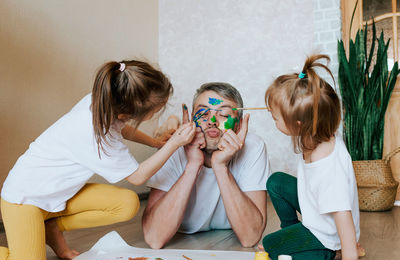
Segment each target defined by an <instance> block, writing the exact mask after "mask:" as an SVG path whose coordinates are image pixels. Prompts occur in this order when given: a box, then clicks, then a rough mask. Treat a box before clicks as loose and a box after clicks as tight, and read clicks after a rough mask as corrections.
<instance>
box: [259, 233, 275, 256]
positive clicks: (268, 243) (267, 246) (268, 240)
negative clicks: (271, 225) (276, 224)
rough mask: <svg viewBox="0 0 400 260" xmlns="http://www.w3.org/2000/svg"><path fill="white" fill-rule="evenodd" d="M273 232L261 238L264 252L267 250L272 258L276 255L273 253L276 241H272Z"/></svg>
mask: <svg viewBox="0 0 400 260" xmlns="http://www.w3.org/2000/svg"><path fill="white" fill-rule="evenodd" d="M273 234H274V233H272V234H269V235H266V236H265V237H264V238H263V241H262V244H263V247H264V250H265V252H268V254H269V255H270V257H271V258H272V259H276V257H277V255H275V254H276V252H275V248H276V243H274V242H275V241H274V235H273Z"/></svg>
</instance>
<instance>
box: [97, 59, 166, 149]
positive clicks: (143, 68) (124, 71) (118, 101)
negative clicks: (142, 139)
mask: <svg viewBox="0 0 400 260" xmlns="http://www.w3.org/2000/svg"><path fill="white" fill-rule="evenodd" d="M172 92H173V87H172V85H171V83H170V81H169V80H168V78H167V77H166V76H165V75H164V74H163V73H162V72H161V71H160V70H158V69H155V68H154V67H153V66H151V65H150V64H148V63H146V62H143V61H136V60H130V61H121V62H115V61H112V62H107V63H105V64H104V65H103V66H101V67H100V69H99V70H98V72H97V74H96V78H95V81H94V84H93V90H92V105H91V109H92V114H93V115H92V123H93V129H94V134H95V139H96V143H97V146H98V152H99V156H100V149H102V150H103V151H104V152H105V150H104V147H103V143H105V144H108V142H107V139H106V135H107V134H108V133H109V131H110V127H111V125H112V124H113V122H114V121H115V120H118V118H117V117H118V115H119V114H127V115H129V116H130V118H131V119H134V120H135V122H136V125H135V127H138V125H139V124H140V123H141V122H142V121H143V119H144V118H145V117H146V115H148V114H149V113H150V112H152V111H153V110H154V109H155V108H157V107H160V106H163V105H165V104H166V103H167V101H168V98H169V96H170V95H171V94H172Z"/></svg>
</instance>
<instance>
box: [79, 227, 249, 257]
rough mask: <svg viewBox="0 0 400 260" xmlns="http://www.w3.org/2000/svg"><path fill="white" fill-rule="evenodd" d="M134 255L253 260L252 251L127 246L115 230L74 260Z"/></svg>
mask: <svg viewBox="0 0 400 260" xmlns="http://www.w3.org/2000/svg"><path fill="white" fill-rule="evenodd" d="M184 256H186V257H187V258H185V257H184ZM136 257H147V258H148V259H149V260H155V259H162V260H185V259H193V260H199V259H201V260H217V259H229V260H253V259H254V252H240V251H210V250H186V249H182V250H180V249H160V250H154V249H148V248H137V247H133V246H129V245H128V244H127V243H126V242H125V241H124V240H123V239H122V238H121V236H120V235H119V234H118V233H117V232H116V231H112V232H110V233H108V234H106V235H105V236H104V237H102V238H100V240H99V241H97V243H96V244H95V245H94V246H93V247H92V248H91V249H90V250H89V251H87V252H85V253H82V254H81V255H79V256H78V257H76V258H74V260H130V259H129V258H131V259H132V258H136ZM144 259H145V258H144Z"/></svg>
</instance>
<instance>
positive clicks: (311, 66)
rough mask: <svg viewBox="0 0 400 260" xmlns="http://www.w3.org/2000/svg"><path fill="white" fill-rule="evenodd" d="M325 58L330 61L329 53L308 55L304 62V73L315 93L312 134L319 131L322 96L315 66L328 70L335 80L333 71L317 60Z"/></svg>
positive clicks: (310, 88) (311, 90) (312, 91)
mask: <svg viewBox="0 0 400 260" xmlns="http://www.w3.org/2000/svg"><path fill="white" fill-rule="evenodd" d="M320 59H325V60H326V61H327V63H329V61H330V58H329V56H328V55H323V54H319V55H313V56H311V57H308V58H307V60H306V62H305V63H304V66H303V70H302V73H304V74H305V75H306V77H307V79H308V84H307V86H308V89H309V91H310V92H311V93H312V95H313V124H312V136H315V134H316V132H317V122H318V104H319V100H320V97H321V78H320V77H319V76H318V74H317V73H316V72H315V68H317V67H321V68H323V69H324V70H326V71H327V72H328V73H329V74H330V76H331V77H332V79H333V82H335V79H334V77H333V75H332V72H331V71H330V70H329V68H328V67H327V66H326V65H325V64H322V63H319V62H316V61H317V60H320Z"/></svg>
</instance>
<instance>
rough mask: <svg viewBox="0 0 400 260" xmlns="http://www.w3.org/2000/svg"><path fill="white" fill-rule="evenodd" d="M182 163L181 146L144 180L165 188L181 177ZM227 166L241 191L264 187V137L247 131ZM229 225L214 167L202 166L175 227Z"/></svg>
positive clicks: (194, 229) (191, 228)
mask: <svg viewBox="0 0 400 260" xmlns="http://www.w3.org/2000/svg"><path fill="white" fill-rule="evenodd" d="M186 164H187V158H186V155H185V151H184V148H183V147H181V148H179V149H178V150H177V151H176V152H175V153H174V154H173V155H172V156H171V157H170V158H169V160H168V161H167V162H166V163H165V165H164V166H163V167H162V168H161V169H160V170H159V171H158V173H157V174H156V175H154V176H153V177H152V178H151V179H150V180H149V181H148V182H147V186H149V187H152V188H156V189H159V190H162V191H166V192H167V191H169V190H170V189H171V187H172V186H173V185H174V184H175V183H176V182H177V181H178V179H179V178H180V177H181V175H182V173H183V172H184V170H185V166H186ZM229 170H230V172H231V173H232V175H233V177H234V178H235V180H236V183H237V184H238V186H239V188H240V189H241V190H242V191H243V192H247V191H257V190H266V188H265V184H266V182H267V178H268V176H269V174H270V168H269V162H268V157H267V150H266V146H265V143H264V141H263V140H262V139H261V138H260V137H258V136H256V135H254V134H251V133H249V134H247V137H246V141H245V145H244V146H243V148H242V149H241V150H240V151H239V152H238V153H237V154H236V155H234V157H233V158H232V160H231V162H230V163H229ZM230 228H231V225H230V223H229V221H228V217H227V216H226V212H225V207H224V204H223V202H222V197H221V193H220V190H219V187H218V183H217V180H216V177H215V174H214V171H213V169H212V168H207V167H204V166H203V167H202V169H201V170H200V173H199V176H198V177H197V181H196V184H195V186H194V187H193V190H192V193H191V195H190V199H189V203H188V206H187V209H186V212H185V216H184V218H183V221H182V224H181V226H180V229H179V231H180V232H183V233H189V234H190V233H195V232H198V231H208V230H211V229H230Z"/></svg>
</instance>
